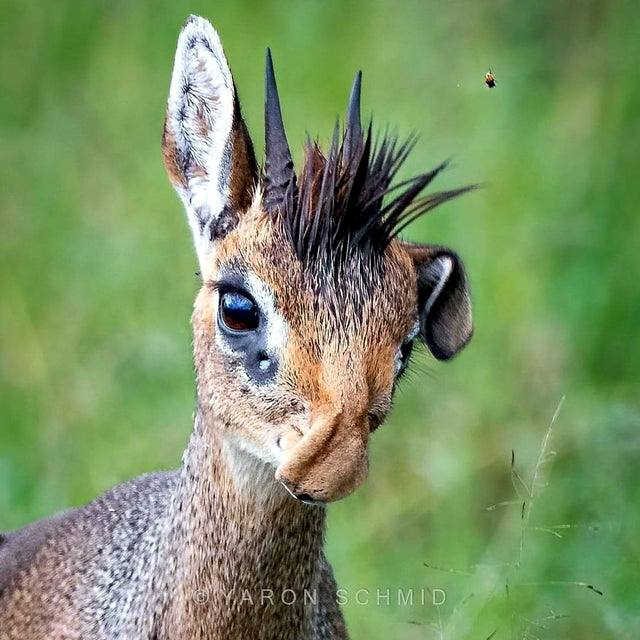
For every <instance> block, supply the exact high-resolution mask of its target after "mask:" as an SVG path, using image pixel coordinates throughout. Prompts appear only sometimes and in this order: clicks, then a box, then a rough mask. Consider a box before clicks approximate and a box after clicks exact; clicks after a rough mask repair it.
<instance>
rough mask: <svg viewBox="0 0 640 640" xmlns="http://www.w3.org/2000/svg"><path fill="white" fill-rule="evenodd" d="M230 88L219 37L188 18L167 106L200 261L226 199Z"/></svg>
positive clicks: (207, 26)
mask: <svg viewBox="0 0 640 640" xmlns="http://www.w3.org/2000/svg"><path fill="white" fill-rule="evenodd" d="M233 111H234V87H233V79H232V77H231V71H230V69H229V65H228V64H227V60H226V58H225V55H224V51H223V50H222V45H221V44H220V38H219V37H218V34H217V33H216V31H215V30H214V28H213V27H212V26H211V24H210V23H209V22H208V21H207V20H205V19H204V18H199V17H197V16H191V17H190V18H189V19H188V20H187V22H186V23H185V25H184V27H183V29H182V31H181V33H180V37H179V39H178V47H177V50H176V57H175V63H174V67H173V76H172V78H171V87H170V89H169V99H168V105H167V129H168V130H169V132H170V133H171V134H172V136H173V138H174V140H175V144H176V149H177V153H178V156H179V158H180V162H181V166H182V167H184V170H185V178H186V183H187V184H186V187H185V186H183V185H175V188H176V190H177V191H178V195H179V196H180V198H181V199H182V201H183V203H184V205H185V207H186V209H187V215H188V218H189V224H190V225H191V229H192V231H193V237H194V241H195V244H196V250H197V252H198V257H199V258H200V262H201V263H202V261H203V258H204V256H205V255H206V254H207V253H208V250H209V246H210V238H211V235H210V229H211V225H212V224H214V223H215V221H216V220H217V218H218V217H219V216H220V213H221V212H222V210H223V208H224V205H225V202H226V201H227V198H228V183H229V174H230V171H231V158H230V157H229V156H230V145H228V144H227V143H228V141H229V137H230V134H231V127H232V124H233Z"/></svg>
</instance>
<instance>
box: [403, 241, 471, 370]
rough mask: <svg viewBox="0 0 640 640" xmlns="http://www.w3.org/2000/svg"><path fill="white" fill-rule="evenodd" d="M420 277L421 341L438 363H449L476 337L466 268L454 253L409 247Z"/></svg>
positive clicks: (410, 245) (423, 246)
mask: <svg viewBox="0 0 640 640" xmlns="http://www.w3.org/2000/svg"><path fill="white" fill-rule="evenodd" d="M405 246H406V248H407V249H408V250H409V253H410V254H411V256H412V258H413V263H414V265H415V268H416V274H417V276H418V313H419V321H420V337H421V338H422V340H424V342H425V343H426V344H427V346H428V347H429V349H430V351H431V353H433V355H434V356H435V357H436V358H438V360H449V359H450V358H452V357H453V356H454V355H456V353H458V351H460V350H461V349H462V348H463V347H465V346H466V345H467V343H468V342H469V340H471V336H472V335H473V323H472V320H471V299H470V297H469V287H468V283H467V276H466V274H465V271H464V266H463V265H462V262H461V260H460V258H459V257H458V256H457V254H456V253H454V252H453V251H451V250H450V249H446V248H444V247H438V246H429V245H426V246H425V245H414V244H408V243H406V245H405Z"/></svg>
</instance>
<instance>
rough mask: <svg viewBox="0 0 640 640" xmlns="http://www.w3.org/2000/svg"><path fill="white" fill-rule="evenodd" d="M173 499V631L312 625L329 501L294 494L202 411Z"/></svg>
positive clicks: (247, 633) (237, 631) (221, 633)
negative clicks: (325, 505)
mask: <svg viewBox="0 0 640 640" xmlns="http://www.w3.org/2000/svg"><path fill="white" fill-rule="evenodd" d="M174 506H175V507H176V512H175V513H176V515H177V517H176V527H175V529H174V533H173V536H174V541H173V543H172V547H173V556H174V557H173V558H172V560H173V562H172V563H171V564H172V565H173V566H174V567H175V573H174V575H175V576H176V577H177V578H178V581H179V584H178V585H177V592H178V593H177V594H176V595H177V596H178V597H176V598H175V600H174V602H173V604H172V606H171V607H170V608H173V609H175V610H173V611H170V612H169V615H168V616H167V623H168V624H169V627H170V628H171V631H172V632H173V633H169V634H168V636H169V637H189V638H198V637H200V634H204V635H206V636H207V637H209V636H211V637H216V638H240V637H245V638H249V637H256V638H257V637H264V631H265V630H266V629H268V630H269V633H270V635H271V636H272V637H282V638H284V637H291V638H295V637H302V636H304V635H305V634H306V633H307V632H308V630H309V625H310V623H311V618H312V615H313V610H314V609H313V603H312V600H313V599H314V598H315V597H316V596H317V593H318V585H319V579H320V568H321V563H322V557H323V556H322V545H323V539H324V531H325V509H324V508H323V507H319V506H313V505H306V504H303V503H301V502H298V501H297V500H295V499H294V498H292V497H291V496H290V495H289V494H288V493H287V492H286V490H285V489H284V487H282V486H281V485H280V483H278V482H277V481H276V480H275V477H274V469H273V467H271V466H270V465H268V464H266V463H264V462H262V461H260V460H258V459H257V458H255V457H254V456H252V455H251V454H249V453H247V452H246V451H243V450H242V449H241V448H240V447H239V446H238V445H237V443H233V442H231V441H228V440H226V439H224V438H223V437H222V436H220V434H219V432H218V431H217V430H216V421H215V420H214V419H207V417H206V416H204V415H202V414H201V413H200V414H199V415H198V417H197V418H196V425H195V429H194V432H193V435H192V437H191V441H190V443H189V447H188V448H187V451H186V452H185V455H184V458H183V465H182V470H181V479H180V483H179V488H178V491H177V495H176V499H175V505H174ZM171 625H176V626H175V627H173V626H171ZM279 625H280V626H281V627H282V631H281V633H279V632H278V628H279ZM274 630H275V633H274Z"/></svg>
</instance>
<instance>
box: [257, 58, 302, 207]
mask: <svg viewBox="0 0 640 640" xmlns="http://www.w3.org/2000/svg"><path fill="white" fill-rule="evenodd" d="M265 82H266V96H265V107H264V138H265V171H264V198H263V204H264V207H265V209H266V210H267V211H274V210H275V209H277V208H278V207H279V206H281V205H282V204H283V203H284V201H285V197H286V196H287V191H288V190H289V189H291V190H292V193H291V195H292V196H293V198H294V200H295V196H296V174H295V171H294V170H293V160H292V159H291V151H289V143H288V142H287V136H286V134H285V132H284V124H283V122H282V112H281V111H280V99H279V98H278V87H277V86H276V78H275V75H274V73H273V61H272V60H271V50H270V49H267V65H266V72H265Z"/></svg>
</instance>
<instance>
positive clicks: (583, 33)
mask: <svg viewBox="0 0 640 640" xmlns="http://www.w3.org/2000/svg"><path fill="white" fill-rule="evenodd" d="M189 13H200V14H202V15H205V16H207V17H208V18H209V19H210V20H211V21H212V22H213V23H214V25H215V26H216V28H217V29H218V31H219V33H220V35H221V38H222V41H223V43H224V45H225V48H226V53H227V57H228V59H229V61H230V63H231V67H232V69H233V73H234V76H235V80H236V84H237V86H238V89H239V93H240V97H241V100H242V102H243V107H244V113H245V116H246V119H247V121H248V124H249V127H250V130H251V131H252V132H253V136H254V139H255V140H256V146H257V148H258V150H259V151H260V153H261V149H262V144H261V140H262V135H263V130H262V104H263V60H264V51H265V48H266V47H267V46H271V47H272V49H273V55H274V60H275V64H276V71H277V74H278V80H279V85H280V93H281V97H282V100H283V111H284V116H285V122H286V125H287V131H288V136H289V140H290V141H291V144H292V148H293V149H294V152H295V153H294V155H295V156H296V157H297V158H298V159H299V158H300V155H301V149H302V144H303V142H304V139H305V135H306V133H307V132H308V133H309V134H310V135H311V136H312V137H316V136H318V137H319V138H320V140H321V141H326V140H328V138H329V136H330V134H331V131H332V127H333V124H334V122H335V118H336V116H337V115H338V114H340V113H342V112H343V110H344V106H345V104H346V99H347V95H348V91H349V88H350V85H351V81H352V78H353V75H354V72H355V71H356V70H357V69H360V68H361V69H362V70H363V72H364V85H363V108H364V112H365V113H366V114H368V115H372V114H373V116H374V124H376V125H377V126H378V127H380V128H382V127H385V126H386V125H387V124H389V125H391V126H392V127H396V128H397V131H398V133H399V134H400V135H401V136H406V135H408V134H409V133H411V132H412V131H414V130H415V131H418V132H419V133H420V134H421V137H420V140H419V142H418V144H417V147H416V150H415V152H414V154H413V155H412V156H411V158H410V160H409V162H408V163H407V166H406V167H405V169H404V174H403V177H408V176H409V175H410V174H413V173H416V172H419V171H424V170H426V169H429V168H431V167H433V166H434V165H435V164H436V163H438V162H440V161H441V160H443V159H445V158H448V157H453V159H454V162H453V166H452V168H451V169H450V170H448V171H447V172H446V174H445V175H444V176H442V178H441V179H439V184H438V185H437V186H438V187H440V188H446V187H453V186H459V185H461V184H467V183H470V182H481V183H484V185H485V188H483V189H482V190H480V191H477V192H475V193H473V194H471V195H468V196H465V197H464V198H462V199H460V200H457V201H455V202H454V203H451V204H448V205H446V206H444V207H442V209H438V210H437V211H436V212H434V213H433V214H431V215H430V216H429V217H428V218H426V219H423V220H421V221H420V222H418V223H416V224H414V225H413V226H412V227H411V228H410V229H409V230H408V232H407V235H408V237H410V238H412V239H415V240H423V241H430V242H440V243H442V244H446V245H449V246H452V247H454V248H455V249H456V250H458V251H459V252H460V253H461V255H462V256H463V258H464V260H465V262H466V265H467V269H468V272H469V274H470V278H471V283H472V293H473V298H474V304H475V307H474V311H475V325H476V333H475V337H474V339H473V341H472V342H471V344H470V346H469V347H468V349H467V350H466V351H464V352H463V353H462V354H461V355H460V356H459V357H458V358H457V359H456V360H455V361H454V362H453V363H451V364H446V365H444V364H440V363H436V362H435V361H434V360H433V359H432V358H430V357H429V356H428V355H427V354H426V353H423V354H421V355H420V356H419V357H418V358H417V361H416V363H415V366H414V373H413V374H412V375H410V376H408V379H407V380H406V381H405V383H404V384H403V385H402V388H401V390H400V392H399V394H398V398H397V401H396V410H395V412H394V413H393V415H392V417H391V419H390V420H389V421H388V423H387V424H386V425H385V426H384V428H382V429H381V430H380V431H379V432H378V433H377V434H376V436H375V439H374V440H375V441H374V445H373V459H372V468H371V474H370V478H369V481H368V483H367V484H366V486H365V487H364V488H363V489H361V490H360V491H359V492H358V493H357V494H356V495H354V496H352V497H351V498H349V499H348V500H346V501H343V502H340V503H337V504H335V505H333V506H332V507H331V509H330V528H329V536H328V546H329V556H330V559H331V560H332V562H333V564H334V567H335V571H336V574H337V578H338V581H339V584H340V585H341V586H342V587H344V588H346V589H348V590H349V595H350V601H349V603H348V604H347V605H346V606H345V607H344V609H345V613H346V616H347V621H348V624H349V628H350V631H351V634H352V636H353V637H354V638H400V639H413V638H446V639H447V640H448V639H458V638H479V639H484V638H487V637H489V636H491V634H492V633H494V632H495V635H494V636H492V637H495V638H581V639H587V638H634V639H635V638H638V637H640V524H639V509H640V464H639V463H640V430H639V427H640V406H639V401H638V390H639V383H640V372H639V369H640V340H639V338H638V329H637V326H638V320H639V318H640V278H639V277H638V276H639V273H638V271H639V266H640V241H639V239H640V215H638V214H639V211H638V203H640V179H639V178H640V152H639V151H638V150H639V148H640V64H639V61H640V8H639V7H638V4H637V2H631V1H629V2H625V1H619V2H609V1H606V0H596V1H590V0H585V1H584V2H581V3H576V2H569V1H568V0H562V1H551V0H547V1H539V2H534V1H532V0H528V1H525V2H507V1H502V2H497V1H496V2H483V3H480V2H476V1H474V0H452V1H451V2H449V3H446V4H445V3H425V2H402V3H400V2H398V3H396V2H380V1H375V2H373V1H369V2H364V1H361V2H338V1H337V0H328V1H327V0H325V1H323V2H320V1H315V2H314V1H312V0H307V1H304V2H301V1H299V2H292V1H289V2H283V1H282V2H275V1H272V2H248V1H238V0H236V1H235V2H226V3H222V2H203V1H199V0H194V1H191V2H186V1H184V0H172V1H170V2H169V1H167V2H125V1H124V0H110V1H108V2H107V1H106V0H105V1H104V2H98V1H87V2H69V1H67V2H64V1H62V0H57V1H56V0H54V1H52V2H44V1H42V0H40V1H35V0H21V1H20V2H17V1H12V0H2V1H1V2H0V158H1V161H0V185H1V191H0V528H4V529H8V528H12V527H17V526H20V525H22V524H23V523H25V522H28V521H30V520H32V519H35V518H39V517H42V516H45V515H47V514H49V513H51V512H53V511H55V510H57V509H61V508H64V507H67V506H69V505H78V504H81V503H84V502H86V501H89V500H90V499H92V498H93V497H94V496H96V495H97V494H99V493H101V492H102V491H104V490H105V489H107V488H108V487H110V486H112V485H114V484H116V483H120V482H123V481H125V480H127V479H129V478H131V477H133V476H135V475H139V474H140V473H142V472H146V471H150V470H154V469H160V468H171V467H176V466H178V464H179V461H180V455H181V452H182V450H183V448H184V446H185V445H186V442H187V439H188V435H189V432H190V429H191V412H192V409H193V405H194V391H193V366H192V360H191V353H190V351H191V336H190V326H189V315H190V307H191V304H192V300H193V298H194V294H195V292H196V290H197V288H198V278H197V277H196V276H195V275H194V272H195V271H196V270H197V264H196V260H195V256H194V252H193V250H192V245H191V238H190V235H189V231H188V228H187V225H186V222H185V220H184V216H183V212H182V208H181V205H180V203H179V202H178V199H177V197H176V196H175V194H174V193H173V191H172V189H171V187H170V185H169V183H168V180H167V179H166V176H165V172H164V168H163V166H162V160H161V153H160V135H161V129H162V121H163V117H164V109H165V100H166V93H167V90H168V84H169V78H170V73H171V68H172V62H173V53H174V47H175V43H176V38H177V35H178V31H179V29H180V26H181V24H182V22H183V21H184V19H185V18H186V16H187V15H188V14H189ZM488 68H491V69H492V70H493V72H494V74H495V77H496V79H497V82H498V84H497V87H496V88H495V89H493V90H489V89H487V87H486V86H485V84H484V74H485V72H486V71H487V69H488ZM563 396H566V400H565V402H564V405H563V407H562V409H561V411H560V412H559V415H558V418H557V420H556V423H555V426H554V429H553V433H552V436H551V442H550V443H549V444H548V446H547V448H546V450H545V451H546V452H549V451H551V450H553V451H555V452H556V454H557V455H556V456H555V458H554V459H553V460H550V456H546V457H544V460H543V462H542V464H538V465H537V466H536V463H537V460H538V457H539V455H540V451H541V447H542V445H543V439H544V437H545V434H546V433H547V429H548V427H549V424H550V422H551V418H552V416H553V414H554V412H555V411H556V408H557V407H558V404H559V402H560V399H561V398H562V397H563ZM512 450H513V451H514V453H515V471H516V473H517V474H518V475H517V477H516V475H515V474H512V470H511V455H512V453H511V452H512ZM536 468H537V471H538V474H537V478H536V480H535V482H534V481H533V476H534V473H535V471H536ZM518 478H521V479H522V481H523V482H524V483H525V484H527V485H528V486H527V487H526V488H525V487H523V486H522V483H521V482H520V480H518ZM514 485H515V486H514ZM532 485H534V486H533V490H532ZM516 488H517V489H518V491H516ZM528 492H532V493H533V500H531V496H530V495H528ZM518 494H519V495H518ZM523 502H524V503H525V516H526V517H525V519H523V518H522V514H523V508H522V505H523ZM499 503H507V504H500V506H497V507H495V508H493V509H488V507H491V505H496V504H499ZM425 563H427V564H429V565H431V568H429V567H426V566H425ZM433 567H436V568H433ZM578 583H582V584H578ZM585 585H593V587H594V588H595V589H598V590H600V591H602V592H603V594H604V595H602V596H601V595H598V594H597V593H596V592H595V591H594V590H593V589H590V588H589V587H588V586H585ZM427 588H440V589H443V590H445V591H446V594H447V599H446V602H445V603H444V604H443V605H442V606H440V607H436V606H433V605H431V603H430V602H431V601H430V600H429V596H427V602H426V603H425V604H424V605H423V604H422V603H421V602H420V596H419V592H420V590H421V589H427ZM356 589H365V590H367V591H366V592H361V593H360V595H359V600H360V601H361V602H364V601H365V600H367V599H368V604H359V603H358V602H355V590H356ZM387 589H389V590H390V598H389V604H387V601H386V598H385V597H384V595H385V593H386V590H387ZM399 589H402V590H403V594H405V593H406V592H407V590H408V589H414V590H415V591H414V603H413V606H409V605H406V604H403V603H402V602H401V603H400V604H398V598H397V594H398V590H399ZM378 590H379V591H380V592H381V595H382V597H381V599H380V602H376V599H377V598H376V591H378ZM367 594H368V596H367Z"/></svg>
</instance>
